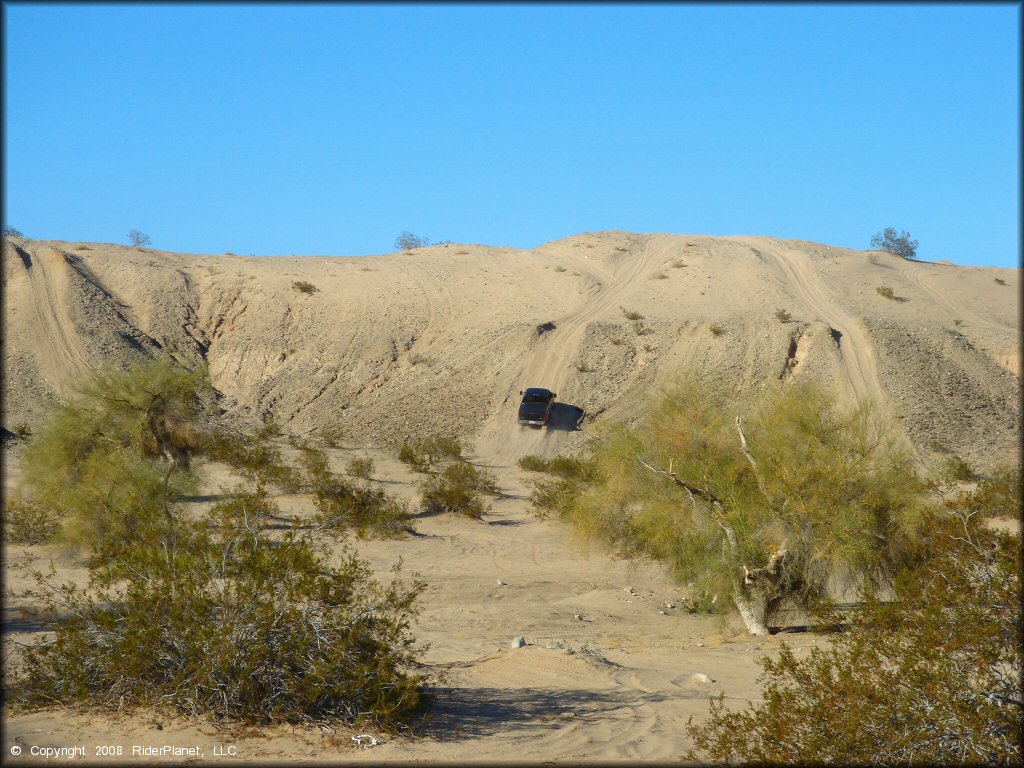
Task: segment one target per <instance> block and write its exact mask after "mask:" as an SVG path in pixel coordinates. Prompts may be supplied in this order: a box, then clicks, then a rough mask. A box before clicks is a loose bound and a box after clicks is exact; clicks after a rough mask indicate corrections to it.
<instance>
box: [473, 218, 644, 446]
mask: <svg viewBox="0 0 1024 768" xmlns="http://www.w3.org/2000/svg"><path fill="white" fill-rule="evenodd" d="M662 250H664V248H663V247H661V246H659V244H658V243H657V241H656V239H655V238H645V239H644V244H643V248H642V249H641V251H640V252H639V253H636V254H630V256H627V257H626V258H624V259H622V260H621V261H620V262H619V264H618V265H616V267H615V269H614V271H612V272H607V271H605V270H604V269H602V268H600V267H598V266H596V265H592V264H591V265H588V266H589V267H590V268H589V269H587V270H586V271H587V273H588V276H589V277H591V278H592V279H594V280H597V281H598V282H599V283H600V290H599V291H598V292H597V293H596V294H594V295H593V296H592V297H590V298H589V299H587V300H586V301H585V302H584V303H583V304H582V305H581V306H580V307H579V308H577V309H576V310H575V311H574V312H572V313H570V314H568V315H566V316H564V317H561V318H556V319H555V320H554V323H555V328H554V330H551V331H548V332H546V333H544V334H542V335H540V336H539V337H538V338H537V340H536V342H535V343H534V345H533V347H532V348H531V349H530V351H529V352H528V353H527V355H526V356H525V357H524V358H523V361H522V365H521V367H520V369H519V370H518V371H516V372H515V373H513V374H512V375H511V376H510V384H509V388H508V390H507V391H506V393H505V398H504V400H503V402H502V407H501V408H498V409H496V411H495V413H494V415H492V416H491V417H490V418H489V419H488V421H487V422H486V424H485V425H484V427H483V428H482V429H481V432H480V437H479V439H478V440H477V446H476V454H477V458H478V459H479V460H481V461H484V462H486V463H488V464H491V465H494V466H507V465H510V464H512V463H514V462H515V461H516V460H517V459H518V458H519V457H521V456H525V455H527V454H539V455H542V456H554V455H556V454H558V453H559V452H560V451H562V450H564V448H565V445H566V442H567V437H568V435H569V434H570V433H569V432H567V431H565V430H560V429H554V428H545V429H539V430H536V429H531V428H528V427H520V426H519V425H518V424H517V423H516V421H515V403H514V401H515V400H516V399H517V398H518V393H519V391H520V390H521V389H524V388H526V387H547V388H548V389H550V390H552V391H554V392H556V393H557V392H559V391H560V390H564V388H565V385H566V384H567V383H568V381H569V376H570V373H571V370H572V369H571V361H572V360H573V359H574V358H575V357H576V354H577V350H578V349H579V346H580V343H581V341H582V339H583V336H584V334H585V333H586V329H587V325H588V324H589V323H591V322H592V321H594V320H597V319H599V318H600V317H601V316H603V315H604V314H606V313H608V312H612V311H615V310H617V309H618V307H619V305H620V304H621V302H623V301H625V299H626V297H627V296H629V295H630V294H631V293H633V292H634V291H635V290H636V289H637V287H638V286H639V285H640V284H641V280H642V277H643V276H644V275H646V274H647V272H649V270H650V266H651V264H652V263H655V259H656V258H657V256H656V254H655V252H657V253H660V252H661V251H662ZM580 266H581V267H582V266H584V265H582V264H580Z"/></svg>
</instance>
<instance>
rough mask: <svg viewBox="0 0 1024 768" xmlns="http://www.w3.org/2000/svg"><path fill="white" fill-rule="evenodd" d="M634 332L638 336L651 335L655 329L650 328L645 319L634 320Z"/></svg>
mask: <svg viewBox="0 0 1024 768" xmlns="http://www.w3.org/2000/svg"><path fill="white" fill-rule="evenodd" d="M633 333H635V334H636V335H637V336H650V335H651V334H652V333H654V330H653V329H652V328H649V327H648V326H647V325H646V324H645V323H644V321H643V320H634V321H633Z"/></svg>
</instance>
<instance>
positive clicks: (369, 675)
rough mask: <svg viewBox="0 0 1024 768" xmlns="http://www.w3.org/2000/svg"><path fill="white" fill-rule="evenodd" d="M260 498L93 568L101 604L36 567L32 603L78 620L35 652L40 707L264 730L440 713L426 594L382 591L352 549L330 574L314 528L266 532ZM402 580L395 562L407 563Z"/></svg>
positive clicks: (35, 695)
mask: <svg viewBox="0 0 1024 768" xmlns="http://www.w3.org/2000/svg"><path fill="white" fill-rule="evenodd" d="M275 513H276V508H275V507H274V505H273V504H272V502H271V501H270V500H269V499H268V498H267V497H266V495H265V494H264V493H263V492H262V491H257V492H256V493H251V494H238V495H235V496H233V497H231V498H229V499H226V500H224V501H221V502H219V503H218V504H217V505H215V507H214V509H213V510H212V512H211V522H210V523H204V522H203V521H187V520H184V519H176V520H175V521H174V523H173V524H172V525H166V526H163V527H162V528H161V529H160V531H159V532H158V534H157V535H155V536H154V537H153V538H151V539H150V540H148V541H144V542H138V544H137V545H136V546H134V547H133V548H131V549H130V550H128V551H126V552H124V553H122V556H121V557H120V558H119V561H118V563H117V564H116V565H117V567H107V568H104V569H100V570H96V571H94V578H93V580H92V584H91V589H90V593H91V594H90V595H87V594H86V593H85V591H83V590H82V589H80V588H77V587H75V586H74V585H64V586H55V585H54V584H53V582H52V578H53V572H52V571H51V572H50V573H49V574H46V573H41V572H36V581H37V586H36V588H34V589H33V590H31V591H30V592H29V593H27V594H26V596H32V597H35V599H36V601H37V603H38V604H41V605H42V606H43V610H42V612H41V613H42V617H43V618H46V619H50V620H53V619H55V618H56V616H57V615H58V614H60V615H62V616H63V617H64V619H63V620H62V621H61V622H59V623H56V624H55V625H54V633H55V635H54V637H53V639H52V640H41V641H39V642H38V643H36V644H35V645H33V646H30V647H28V648H27V649H26V651H25V653H24V657H23V662H24V663H23V667H22V671H21V673H20V674H19V676H18V677H17V678H16V679H15V680H14V681H13V682H14V685H13V693H14V696H15V698H16V700H17V701H19V702H20V703H23V704H27V705H52V704H53V703H54V702H58V703H61V704H64V705H72V704H76V703H85V702H87V703H88V704H89V705H92V706H104V707H111V708H117V709H120V708H122V707H126V706H127V707H132V706H136V705H161V706H164V705H170V706H173V707H175V708H177V709H178V710H180V711H182V712H183V713H185V714H187V715H189V716H201V715H207V714H209V715H215V716H217V717H220V718H226V719H229V720H236V721H241V722H243V723H250V724H261V725H262V724H268V723H281V722H284V723H306V722H320V723H335V724H347V725H352V726H366V725H371V726H376V727H380V728H384V729H391V730H394V729H398V728H400V727H403V726H404V725H406V724H408V723H409V722H410V721H411V720H412V719H413V718H414V717H415V716H416V715H417V714H418V713H419V712H420V711H421V710H422V708H423V706H424V704H425V703H426V701H425V698H424V694H423V685H424V683H425V682H426V678H425V677H423V676H421V675H419V674H416V673H415V672H414V670H415V669H416V667H417V666H418V660H417V655H418V653H419V649H417V648H416V647H415V645H414V640H413V638H412V637H411V636H410V634H409V626H410V621H411V619H412V617H413V616H414V615H415V608H414V604H415V601H416V599H417V597H418V595H419V594H420V593H421V592H422V589H423V584H422V583H421V582H418V581H413V582H412V583H410V584H404V583H402V582H401V581H399V580H398V578H397V575H396V578H395V580H394V581H392V583H391V584H390V585H388V586H383V585H381V584H379V583H378V582H376V581H375V580H374V579H373V578H372V572H371V570H370V567H369V565H368V564H367V563H365V562H363V561H360V560H359V559H358V558H356V557H355V556H354V555H352V554H351V553H350V552H348V551H347V550H345V551H344V552H343V553H342V559H341V561H340V564H339V565H337V566H333V565H331V564H329V563H328V562H327V561H326V560H325V559H324V558H323V557H322V556H321V555H320V554H319V553H318V551H317V548H316V547H315V546H314V542H313V540H312V538H311V534H309V533H305V534H300V533H297V532H296V531H288V532H286V533H285V534H284V536H283V537H281V538H280V539H278V540H272V539H270V538H268V537H267V536H266V535H264V534H263V533H262V532H261V527H262V526H261V520H263V519H265V518H266V517H268V516H269V517H274V516H276V515H275ZM396 571H397V566H396Z"/></svg>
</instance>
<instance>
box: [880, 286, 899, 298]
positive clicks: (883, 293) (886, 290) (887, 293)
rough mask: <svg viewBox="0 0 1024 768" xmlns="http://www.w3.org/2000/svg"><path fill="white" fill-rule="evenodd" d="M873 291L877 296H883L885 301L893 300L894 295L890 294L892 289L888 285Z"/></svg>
mask: <svg viewBox="0 0 1024 768" xmlns="http://www.w3.org/2000/svg"><path fill="white" fill-rule="evenodd" d="M875 290H876V291H877V292H878V295H879V296H884V297H885V298H887V299H895V298H896V295H895V294H894V293H893V292H892V288H891V287H890V286H888V285H880V286H878V287H877V288H875Z"/></svg>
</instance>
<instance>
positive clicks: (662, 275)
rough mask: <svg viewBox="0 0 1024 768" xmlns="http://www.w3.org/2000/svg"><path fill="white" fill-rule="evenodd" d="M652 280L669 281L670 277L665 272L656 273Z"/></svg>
mask: <svg viewBox="0 0 1024 768" xmlns="http://www.w3.org/2000/svg"><path fill="white" fill-rule="evenodd" d="M651 280H668V275H666V274H665V273H664V272H654V273H652V274H651Z"/></svg>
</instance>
